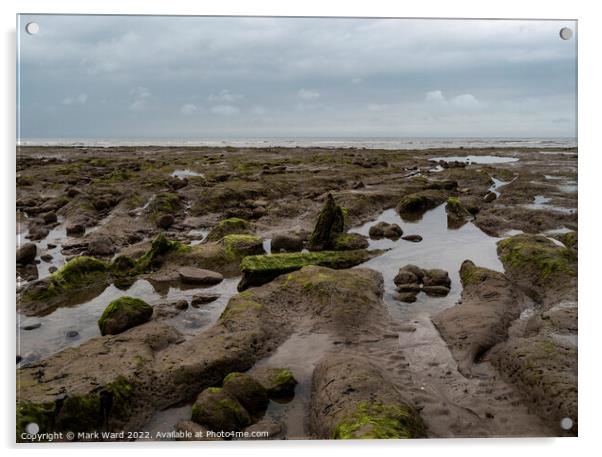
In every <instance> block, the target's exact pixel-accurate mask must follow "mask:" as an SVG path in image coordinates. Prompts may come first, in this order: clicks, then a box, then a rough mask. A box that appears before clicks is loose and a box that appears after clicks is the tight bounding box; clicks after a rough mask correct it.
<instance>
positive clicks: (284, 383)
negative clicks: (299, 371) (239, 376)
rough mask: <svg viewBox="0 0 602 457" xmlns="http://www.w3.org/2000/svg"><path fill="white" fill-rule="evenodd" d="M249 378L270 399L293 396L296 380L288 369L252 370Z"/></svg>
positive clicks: (267, 368)
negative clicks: (257, 384)
mask: <svg viewBox="0 0 602 457" xmlns="http://www.w3.org/2000/svg"><path fill="white" fill-rule="evenodd" d="M251 376H253V378H254V379H256V380H257V382H259V383H260V384H261V385H262V386H263V387H264V388H265V389H266V391H267V392H268V396H269V397H270V398H282V397H285V398H286V397H292V396H293V395H294V394H295V387H296V386H297V380H296V379H295V377H294V376H293V373H292V371H291V370H289V369H288V368H272V367H259V368H254V369H253V370H252V371H251Z"/></svg>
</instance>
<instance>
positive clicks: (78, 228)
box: [66, 223, 86, 236]
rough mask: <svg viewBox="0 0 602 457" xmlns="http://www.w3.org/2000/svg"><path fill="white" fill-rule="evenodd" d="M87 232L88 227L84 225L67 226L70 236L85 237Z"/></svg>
mask: <svg viewBox="0 0 602 457" xmlns="http://www.w3.org/2000/svg"><path fill="white" fill-rule="evenodd" d="M85 231H86V227H84V226H83V224H78V223H73V224H69V225H67V228H66V232H67V235H68V236H78V235H83V234H84V232H85Z"/></svg>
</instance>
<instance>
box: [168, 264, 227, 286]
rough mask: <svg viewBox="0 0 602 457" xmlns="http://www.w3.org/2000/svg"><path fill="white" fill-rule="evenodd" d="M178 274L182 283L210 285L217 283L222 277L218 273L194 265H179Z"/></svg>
mask: <svg viewBox="0 0 602 457" xmlns="http://www.w3.org/2000/svg"><path fill="white" fill-rule="evenodd" d="M178 274H179V275H180V280H181V281H182V282H183V283H184V284H195V285H212V284H218V283H220V282H222V281H223V279H224V276H223V275H222V274H220V273H217V272H215V271H211V270H205V269H203V268H195V267H181V268H180V269H179V270H178Z"/></svg>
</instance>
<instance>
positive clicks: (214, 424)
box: [192, 387, 251, 432]
mask: <svg viewBox="0 0 602 457" xmlns="http://www.w3.org/2000/svg"><path fill="white" fill-rule="evenodd" d="M192 420H193V421H194V422H196V423H197V424H200V425H203V426H205V427H207V428H208V429H209V430H212V431H214V432H220V431H224V432H230V431H240V430H242V429H243V428H245V427H247V426H248V425H250V424H251V417H250V416H249V413H248V412H247V410H245V408H244V407H243V406H242V405H241V404H240V403H239V402H238V401H237V400H236V399H234V398H232V397H231V396H230V395H228V394H227V393H226V392H224V390H223V389H222V388H220V387H209V388H208V389H205V390H204V391H203V392H201V393H200V394H199V396H198V397H197V399H196V401H195V402H194V405H193V407H192Z"/></svg>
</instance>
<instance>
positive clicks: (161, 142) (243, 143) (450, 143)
mask: <svg viewBox="0 0 602 457" xmlns="http://www.w3.org/2000/svg"><path fill="white" fill-rule="evenodd" d="M17 144H18V145H19V146H73V147H106V148H110V147H116V146H134V147H135V146H140V147H142V146H165V147H168V146H189V147H190V146H193V147H194V146H199V147H202V146H209V147H220V146H232V147H248V148H266V147H291V148H294V147H299V148H307V147H320V148H360V149H361V148H366V149H393V150H397V149H431V148H435V149H439V148H460V147H462V148H490V147H507V148H573V147H577V139H576V138H509V137H495V138H494V137H488V138H476V137H472V138H459V137H454V138H451V137H450V138H445V137H431V138H428V137H416V138H412V137H404V138H392V137H386V138H367V137H362V138H352V137H344V138H343V137H338V138H337V137H331V138H324V137H299V138H265V137H263V138H229V139H224V138H192V139H182V138H168V139H149V138H146V139H141V138H111V139H109V138H35V139H29V138H28V139H20V140H18V141H17Z"/></svg>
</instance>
